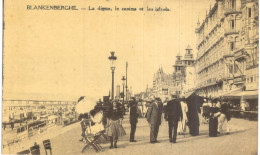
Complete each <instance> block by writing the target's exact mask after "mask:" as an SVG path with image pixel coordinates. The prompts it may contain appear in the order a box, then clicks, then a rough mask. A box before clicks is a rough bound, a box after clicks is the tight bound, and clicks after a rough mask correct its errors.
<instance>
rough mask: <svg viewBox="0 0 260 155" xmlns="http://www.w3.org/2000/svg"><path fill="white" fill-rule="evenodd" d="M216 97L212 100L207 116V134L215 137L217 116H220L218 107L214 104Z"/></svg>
mask: <svg viewBox="0 0 260 155" xmlns="http://www.w3.org/2000/svg"><path fill="white" fill-rule="evenodd" d="M216 104H217V99H213V100H212V107H210V117H209V136H210V137H217V135H218V117H219V116H220V111H219V108H218V107H217V106H216Z"/></svg>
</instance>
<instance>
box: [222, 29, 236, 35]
mask: <svg viewBox="0 0 260 155" xmlns="http://www.w3.org/2000/svg"><path fill="white" fill-rule="evenodd" d="M232 34H239V30H238V29H232V28H230V29H225V36H228V35H232Z"/></svg>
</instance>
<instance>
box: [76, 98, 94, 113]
mask: <svg viewBox="0 0 260 155" xmlns="http://www.w3.org/2000/svg"><path fill="white" fill-rule="evenodd" d="M95 105H96V100H95V99H93V98H90V97H85V96H81V97H80V98H79V100H78V103H77V105H76V109H75V111H76V112H77V113H78V114H84V113H88V112H90V110H92V109H94V107H95Z"/></svg>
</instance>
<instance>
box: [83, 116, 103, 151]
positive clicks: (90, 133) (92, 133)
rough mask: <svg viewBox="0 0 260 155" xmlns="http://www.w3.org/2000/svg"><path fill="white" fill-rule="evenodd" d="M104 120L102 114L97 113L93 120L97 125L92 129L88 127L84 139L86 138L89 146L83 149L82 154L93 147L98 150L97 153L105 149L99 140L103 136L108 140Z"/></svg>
mask: <svg viewBox="0 0 260 155" xmlns="http://www.w3.org/2000/svg"><path fill="white" fill-rule="evenodd" d="M102 118H103V113H102V112H98V113H96V114H95V116H94V117H93V120H92V121H93V122H94V123H95V125H94V126H92V127H91V126H88V128H87V129H86V131H85V137H84V138H85V141H86V143H87V145H86V146H85V147H84V148H83V149H82V151H81V152H82V153H83V152H84V151H85V150H86V149H87V148H88V147H90V146H92V147H93V148H94V149H95V150H96V152H98V151H100V150H102V149H103V148H102V147H101V146H100V144H99V138H100V137H101V136H103V137H104V138H106V136H105V128H104V126H103V125H102ZM88 121H91V120H88ZM88 124H91V123H88Z"/></svg>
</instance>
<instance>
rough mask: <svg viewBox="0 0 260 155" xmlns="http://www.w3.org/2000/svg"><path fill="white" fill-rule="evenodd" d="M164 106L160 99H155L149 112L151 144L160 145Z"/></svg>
mask: <svg viewBox="0 0 260 155" xmlns="http://www.w3.org/2000/svg"><path fill="white" fill-rule="evenodd" d="M162 110H163V104H162V102H161V100H160V99H159V98H155V100H154V102H152V103H151V104H150V106H149V108H148V110H147V121H148V123H149V125H150V143H159V142H158V141H157V136H158V132H159V126H160V125H161V117H162Z"/></svg>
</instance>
